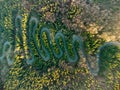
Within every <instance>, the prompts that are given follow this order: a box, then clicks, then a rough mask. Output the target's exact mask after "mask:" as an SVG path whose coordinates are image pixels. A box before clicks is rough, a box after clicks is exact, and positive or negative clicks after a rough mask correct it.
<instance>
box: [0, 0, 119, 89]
mask: <svg viewBox="0 0 120 90" xmlns="http://www.w3.org/2000/svg"><path fill="white" fill-rule="evenodd" d="M113 2H114V4H115V3H117V4H115V5H116V6H109V5H112V4H113ZM108 4H109V5H108ZM107 5H108V6H107ZM119 5H120V2H119V0H116V1H115V0H110V1H105V0H73V1H72V0H42V1H41V0H4V1H0V12H1V14H0V38H1V39H0V56H2V55H3V54H4V55H5V56H4V57H5V58H2V59H3V60H1V59H0V87H1V88H4V89H5V90H114V89H115V90H116V88H118V87H117V86H118V85H120V61H119V60H120V47H118V46H112V45H111V46H108V47H106V48H105V49H103V52H104V53H100V56H101V58H100V59H101V62H100V71H99V73H98V75H97V76H93V75H92V74H91V73H90V71H89V69H88V66H87V65H86V61H85V59H84V58H83V56H82V54H81V52H78V53H79V54H80V59H79V60H78V61H77V62H76V63H70V62H68V60H67V57H66V55H64V56H63V57H62V58H60V59H56V58H55V57H54V56H53V55H52V53H50V55H51V57H50V60H48V61H47V62H46V61H44V60H43V59H42V58H41V57H39V53H38V51H37V49H36V48H35V45H34V40H33V38H32V36H31V37H30V38H28V37H29V34H28V33H29V29H30V30H32V28H34V25H35V22H32V23H29V22H30V18H32V17H35V18H37V21H38V22H39V23H38V27H36V33H35V34H36V37H35V38H36V40H37V43H38V45H39V46H40V43H39V42H40V41H39V38H38V37H37V36H39V30H40V28H41V27H42V26H46V27H48V28H49V29H50V30H51V35H50V36H51V38H52V43H53V45H54V49H55V51H58V48H57V46H56V43H55V41H54V35H55V34H56V33H57V32H62V33H63V34H64V35H65V39H66V40H67V43H68V48H69V49H68V50H69V52H70V55H71V56H72V55H73V52H72V47H71V40H72V38H71V37H72V35H74V34H76V35H78V36H81V37H82V39H83V41H84V48H85V52H86V53H87V56H88V58H89V61H90V62H91V63H94V64H95V63H96V56H95V55H96V53H97V52H99V51H98V48H99V47H100V46H101V45H103V44H104V43H105V42H106V41H108V39H107V40H106V38H105V37H102V35H103V33H104V32H105V31H106V30H108V31H109V30H113V29H112V28H109V27H110V25H111V23H110V22H111V21H112V18H111V17H112V15H114V13H115V12H117V11H119V8H118V7H117V6H119ZM111 7H112V8H111ZM110 8H111V9H110ZM17 15H21V16H22V21H21V22H20V21H18V22H19V23H18V25H17V24H16V22H15V20H16V16H17ZM16 26H17V27H16ZM19 30H20V31H21V34H22V36H23V37H21V36H20V35H19V34H16V33H17V32H19ZM42 37H43V39H44V43H45V46H46V48H47V49H48V50H49V51H50V50H51V49H50V47H49V44H48V40H47V37H46V34H44V35H43V36H42ZM21 38H22V39H21ZM6 41H9V42H10V44H11V45H12V48H11V52H10V53H7V51H8V50H9V46H8V47H6V49H5V52H3V51H4V50H3V47H4V43H5V42H6ZM109 41H112V40H109ZM59 42H60V44H61V46H62V45H63V44H62V42H61V40H59ZM28 43H29V44H30V45H29V44H28ZM62 47H63V46H62ZM76 47H77V44H76ZM30 49H31V50H30ZM31 51H32V52H31ZM108 51H109V52H108ZM8 54H10V57H9V58H10V59H11V60H14V64H13V65H9V64H8V62H7V59H8V58H7V55H8ZM32 55H34V59H35V62H34V63H33V64H32V65H28V64H26V60H27V59H31V57H32ZM93 66H94V68H95V65H93Z"/></svg>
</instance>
